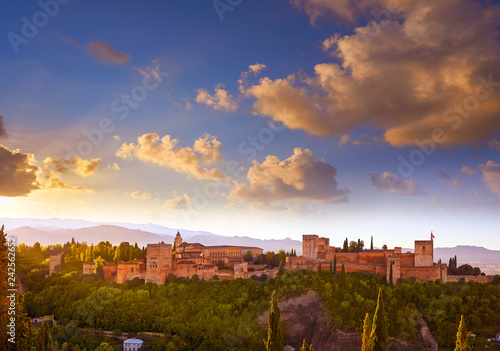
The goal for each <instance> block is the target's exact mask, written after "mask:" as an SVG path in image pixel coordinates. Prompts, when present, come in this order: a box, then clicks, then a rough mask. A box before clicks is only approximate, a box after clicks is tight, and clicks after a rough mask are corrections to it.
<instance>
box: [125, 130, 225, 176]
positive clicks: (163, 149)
mask: <svg viewBox="0 0 500 351" xmlns="http://www.w3.org/2000/svg"><path fill="white" fill-rule="evenodd" d="M178 143H179V140H177V139H172V138H171V136H170V135H165V136H164V137H163V138H161V139H160V136H159V135H158V134H156V133H153V134H144V135H142V136H140V137H139V138H137V144H134V143H130V144H126V143H124V144H123V145H122V146H121V147H120V149H119V150H118V151H117V152H116V156H118V157H120V158H123V159H129V160H130V159H134V158H135V159H137V160H140V161H142V162H145V163H148V162H150V163H154V164H157V165H160V166H163V167H168V168H171V169H173V170H175V171H176V172H180V173H185V174H188V175H190V176H193V177H195V178H197V179H212V180H218V179H225V178H226V176H225V175H224V173H223V172H222V171H221V170H219V169H217V168H207V167H208V166H214V165H215V164H216V163H217V162H219V161H221V160H222V156H221V153H220V149H221V147H222V143H221V142H220V141H218V140H217V138H216V137H214V136H211V135H209V134H207V133H205V134H203V136H201V137H200V138H198V139H197V140H195V142H194V145H193V147H192V148H191V147H180V146H177V144H178Z"/></svg>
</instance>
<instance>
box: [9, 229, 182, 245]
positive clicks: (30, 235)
mask: <svg viewBox="0 0 500 351" xmlns="http://www.w3.org/2000/svg"><path fill="white" fill-rule="evenodd" d="M7 233H8V234H10V235H15V236H17V241H18V242H20V243H25V244H27V245H33V244H34V243H35V242H37V241H38V242H39V243H40V244H42V245H53V244H64V243H66V242H68V241H71V239H72V238H74V239H75V240H76V241H79V242H87V243H88V244H91V243H93V244H97V243H99V242H100V241H109V242H110V243H112V244H114V245H118V244H120V243H121V242H122V241H128V242H130V243H136V242H137V244H138V245H139V246H146V245H147V244H152V243H158V242H161V241H165V242H166V243H172V242H173V241H174V237H173V236H171V235H159V234H154V233H149V232H145V231H142V230H138V229H128V228H124V227H118V226H113V225H99V226H95V227H87V228H80V229H57V230H42V229H36V228H31V227H21V228H17V229H14V230H9V231H7Z"/></svg>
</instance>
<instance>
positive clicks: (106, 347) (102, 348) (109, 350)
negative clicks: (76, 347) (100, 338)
mask: <svg viewBox="0 0 500 351" xmlns="http://www.w3.org/2000/svg"><path fill="white" fill-rule="evenodd" d="M114 350H115V349H114V348H113V346H111V345H110V344H108V343H107V342H102V343H101V344H100V345H99V346H97V348H96V349H95V350H94V351H114Z"/></svg>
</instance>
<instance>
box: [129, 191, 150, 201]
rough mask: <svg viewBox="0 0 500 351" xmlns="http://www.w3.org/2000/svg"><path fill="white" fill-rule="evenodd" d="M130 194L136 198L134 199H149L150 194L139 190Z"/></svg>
mask: <svg viewBox="0 0 500 351" xmlns="http://www.w3.org/2000/svg"><path fill="white" fill-rule="evenodd" d="M130 196H132V197H134V198H136V199H150V198H151V194H149V193H142V194H141V192H140V191H134V192H133V193H132V194H130Z"/></svg>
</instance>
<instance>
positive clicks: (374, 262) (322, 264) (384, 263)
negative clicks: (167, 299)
mask: <svg viewBox="0 0 500 351" xmlns="http://www.w3.org/2000/svg"><path fill="white" fill-rule="evenodd" d="M248 252H250V253H251V255H252V256H253V258H254V261H255V260H256V259H257V257H258V256H261V255H262V254H263V252H264V250H263V249H261V248H258V247H246V246H229V245H220V246H205V245H202V244H199V243H186V242H183V240H182V237H181V235H180V233H179V232H178V233H177V235H176V237H175V240H174V244H173V245H172V244H165V243H163V242H161V243H158V244H148V246H147V255H146V260H144V261H143V260H134V261H128V262H118V263H106V264H104V266H103V271H104V279H106V280H111V281H115V282H117V283H124V282H125V281H127V280H132V279H134V278H139V279H144V280H145V282H146V283H149V282H151V283H155V284H164V283H165V282H166V280H167V277H168V275H169V274H173V275H174V276H176V277H187V278H192V277H193V276H195V275H197V276H198V277H199V278H203V279H212V278H213V277H214V276H216V275H217V276H218V277H219V278H220V279H236V278H249V277H250V276H252V275H257V276H259V275H263V274H266V275H267V276H268V277H271V278H273V277H275V276H276V274H277V272H278V269H277V268H274V269H269V268H267V267H265V265H253V264H252V263H247V262H244V260H243V257H244V256H245V254H247V253H248ZM57 258H58V257H54V260H52V258H51V261H50V262H51V271H53V270H54V267H53V264H52V262H53V261H54V262H56V261H57ZM59 260H60V258H59ZM224 267H225V268H224ZM330 267H332V268H331V269H332V270H335V271H337V272H340V271H341V270H342V269H343V270H344V271H345V272H357V271H365V272H369V273H372V274H380V275H382V276H384V277H385V278H386V279H387V281H388V282H390V281H391V280H392V281H393V282H396V281H397V280H398V279H399V278H411V277H413V278H416V279H417V280H418V281H429V280H437V279H439V280H441V281H442V282H447V281H448V269H447V265H446V264H442V263H434V241H433V240H432V239H431V240H416V241H415V250H414V252H413V253H411V252H406V253H403V252H402V249H401V247H395V248H394V249H391V250H389V249H381V250H362V251H359V252H344V250H343V249H341V248H338V247H334V246H330V239H329V238H324V237H319V236H318V235H314V234H309V235H303V236H302V256H300V257H293V256H289V257H287V258H286V264H285V267H284V268H285V269H286V270H288V271H293V270H296V269H312V270H317V271H318V270H325V269H330ZM249 268H250V269H249ZM94 269H95V263H94V262H85V263H84V264H83V273H84V274H92V273H93V272H94Z"/></svg>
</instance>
